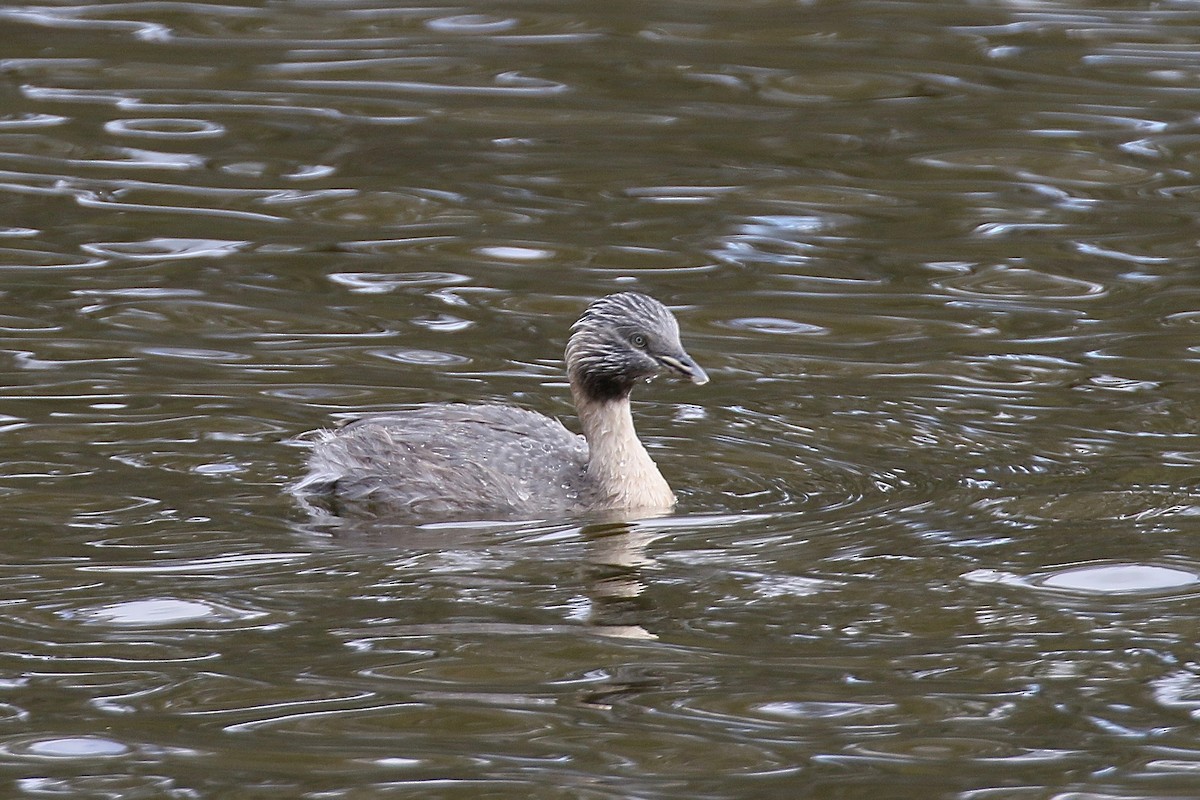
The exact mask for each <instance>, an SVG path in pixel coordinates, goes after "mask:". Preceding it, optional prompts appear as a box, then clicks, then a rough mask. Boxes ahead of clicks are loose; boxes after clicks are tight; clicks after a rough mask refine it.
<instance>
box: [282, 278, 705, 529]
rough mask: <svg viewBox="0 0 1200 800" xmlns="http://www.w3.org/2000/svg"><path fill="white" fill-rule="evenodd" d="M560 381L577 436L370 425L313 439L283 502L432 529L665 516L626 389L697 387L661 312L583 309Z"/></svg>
mask: <svg viewBox="0 0 1200 800" xmlns="http://www.w3.org/2000/svg"><path fill="white" fill-rule="evenodd" d="M571 330H572V333H571V338H570V341H569V342H568V344H567V350H566V359H567V374H568V377H569V380H570V384H571V392H572V396H573V397H574V400H575V406H576V409H577V411H578V412H579V416H580V421H581V423H582V426H583V431H584V435H583V436H578V435H576V434H574V433H571V432H570V431H568V430H567V429H566V428H564V427H563V426H562V424H560V423H559V422H558V421H557V420H553V419H550V418H549V417H546V416H544V415H542V414H538V413H536V412H533V411H527V410H525V409H520V408H514V407H511V406H502V405H465V404H458V403H448V404H435V405H426V406H420V407H416V408H412V409H406V410H401V411H396V412H390V413H386V414H377V415H372V416H369V417H365V418H363V419H360V420H357V421H355V422H352V423H350V424H349V425H346V426H345V427H343V428H341V429H338V430H334V431H321V432H318V433H317V434H316V435H315V438H316V441H315V444H314V446H313V449H312V453H311V455H310V458H309V472H308V474H307V475H306V476H305V477H304V478H303V479H302V480H301V481H300V482H299V483H297V484H296V485H295V486H294V487H293V488H292V491H293V493H295V494H297V495H298V496H300V497H302V498H305V500H306V502H309V504H310V506H311V505H313V503H312V501H314V500H317V501H318V504H320V505H324V506H325V507H327V508H329V509H331V510H333V511H334V512H336V513H344V512H349V511H364V512H367V513H372V514H376V515H389V516H396V515H402V516H405V517H413V518H420V519H426V520H435V519H442V520H446V519H480V518H530V517H536V516H555V515H561V514H570V513H578V512H583V511H593V510H601V509H625V510H635V509H646V510H656V509H669V508H670V507H671V506H672V505H673V504H674V500H675V498H674V495H673V494H672V493H671V490H670V488H669V487H668V486H667V484H666V481H665V480H663V478H662V475H661V474H660V473H659V472H658V468H657V467H656V466H655V465H654V462H653V461H652V460H651V459H650V456H649V454H647V453H646V450H645V448H644V447H643V446H642V444H641V442H640V441H638V439H637V436H636V434H635V432H634V430H633V419H632V415H631V412H630V405H629V395H630V392H631V391H632V389H633V386H634V384H635V383H637V382H638V381H641V380H649V379H650V378H653V377H654V376H655V375H657V374H658V373H659V372H661V371H663V370H664V369H666V370H668V371H670V372H673V373H675V374H677V375H680V376H683V377H686V378H689V379H690V380H691V381H693V382H694V383H698V384H699V383H705V382H706V381H707V380H708V377H707V375H705V373H704V370H702V369H701V368H700V367H699V366H697V365H696V363H695V362H694V361H693V360H692V359H691V358H690V357H689V356H688V355H687V354H686V353H685V352H684V350H683V346H682V345H681V344H680V342H679V326H678V323H677V322H676V321H675V317H674V316H673V315H672V314H671V312H670V311H669V310H668V309H667V308H666V307H665V306H663V305H662V304H661V303H659V302H658V301H657V300H654V299H653V298H650V297H647V296H646V295H643V294H637V293H634V292H624V293H621V294H615V295H609V296H608V297H604V298H601V299H600V300H597V301H596V302H594V303H592V305H590V306H589V307H588V309H587V310H586V311H585V312H584V314H583V316H581V317H580V318H579V320H578V321H577V322H576V323H575V324H574V326H572V329H571Z"/></svg>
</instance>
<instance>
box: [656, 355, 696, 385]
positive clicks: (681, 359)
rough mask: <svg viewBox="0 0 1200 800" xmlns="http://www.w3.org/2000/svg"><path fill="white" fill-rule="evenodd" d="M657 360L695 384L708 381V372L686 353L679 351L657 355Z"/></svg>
mask: <svg viewBox="0 0 1200 800" xmlns="http://www.w3.org/2000/svg"><path fill="white" fill-rule="evenodd" d="M658 361H659V363H660V364H662V365H663V366H664V367H666V368H667V369H669V370H671V371H672V372H674V373H675V374H677V375H681V376H682V377H684V378H687V379H688V380H690V381H691V382H692V383H694V384H696V385H697V386H700V385H703V384H705V383H708V373H706V372H705V371H704V370H703V369H701V368H700V365H699V364H697V363H696V362H695V361H692V357H691V356H689V355H688V354H687V353H684V352H682V351H681V352H680V353H679V355H674V356H659V357H658Z"/></svg>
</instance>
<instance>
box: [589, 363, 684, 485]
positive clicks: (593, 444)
mask: <svg viewBox="0 0 1200 800" xmlns="http://www.w3.org/2000/svg"><path fill="white" fill-rule="evenodd" d="M571 394H572V395H573V396H574V398H575V408H576V410H577V411H578V412H579V422H580V424H581V425H582V426H583V438H584V439H586V440H587V443H588V466H587V474H588V479H589V481H590V482H591V483H592V485H593V486H594V487H595V492H596V494H595V503H596V506H597V507H598V508H630V509H633V508H638V509H651V508H653V509H669V508H671V507H672V506H673V505H675V495H674V493H673V492H672V491H671V487H670V486H668V485H667V482H666V480H664V479H663V476H662V473H661V472H659V471H658V467H657V466H656V465H655V463H654V461H653V460H651V458H650V454H649V453H647V452H646V448H645V447H644V446H642V443H641V441H640V440H639V439H638V437H637V432H636V431H635V430H634V429H633V413H632V412H631V410H630V407H629V395H628V394H624V395H622V396H620V397H618V398H616V399H613V400H595V399H593V398H590V397H587V396H586V395H585V394H584V393H583V392H582V391H581V390H580V388H579V387H578V386H577V385H575V383H574V382H572V384H571Z"/></svg>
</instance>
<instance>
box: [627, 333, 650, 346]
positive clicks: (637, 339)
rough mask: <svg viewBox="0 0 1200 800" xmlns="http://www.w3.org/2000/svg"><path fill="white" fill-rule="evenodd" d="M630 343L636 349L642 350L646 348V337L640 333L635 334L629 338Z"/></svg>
mask: <svg viewBox="0 0 1200 800" xmlns="http://www.w3.org/2000/svg"><path fill="white" fill-rule="evenodd" d="M629 343H630V344H631V345H633V346H634V347H636V348H638V349H641V348H643V347H645V346H646V337H645V336H643V335H642V334H640V333H635V334H634V335H633V336H630V337H629Z"/></svg>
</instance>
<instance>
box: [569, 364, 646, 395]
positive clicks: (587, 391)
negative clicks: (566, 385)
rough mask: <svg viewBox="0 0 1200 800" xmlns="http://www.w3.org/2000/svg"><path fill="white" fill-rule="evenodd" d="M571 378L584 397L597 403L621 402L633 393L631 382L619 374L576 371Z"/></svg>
mask: <svg viewBox="0 0 1200 800" xmlns="http://www.w3.org/2000/svg"><path fill="white" fill-rule="evenodd" d="M571 377H572V379H573V381H574V383H575V384H576V385H577V386H578V387H579V389H580V391H581V392H582V393H583V395H584V397H586V398H587V399H589V400H593V401H595V402H598V403H608V402H612V401H613V400H621V399H622V398H625V397H628V396H629V393H630V392H632V391H633V381H632V380H630V379H629V378H628V377H627V376H625V375H622V374H621V373H609V372H595V371H590V372H588V371H583V370H577V371H576V372H575V373H574V374H573V375H572V376H571Z"/></svg>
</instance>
